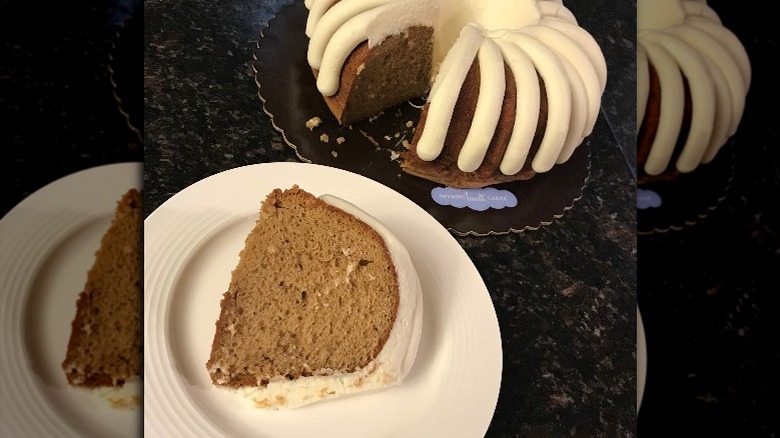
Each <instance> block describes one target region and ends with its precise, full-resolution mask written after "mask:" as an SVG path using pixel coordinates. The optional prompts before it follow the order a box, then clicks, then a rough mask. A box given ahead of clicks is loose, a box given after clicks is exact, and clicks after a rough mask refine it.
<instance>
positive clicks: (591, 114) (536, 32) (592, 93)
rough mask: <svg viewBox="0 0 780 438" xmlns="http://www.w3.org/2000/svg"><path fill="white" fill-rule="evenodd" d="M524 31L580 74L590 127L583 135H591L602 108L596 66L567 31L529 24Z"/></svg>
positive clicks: (587, 122) (586, 125)
mask: <svg viewBox="0 0 780 438" xmlns="http://www.w3.org/2000/svg"><path fill="white" fill-rule="evenodd" d="M522 32H523V33H525V34H528V35H531V36H533V37H534V38H536V39H537V40H539V41H541V42H543V43H544V44H545V45H547V46H548V47H549V48H551V49H553V50H554V51H555V52H556V53H557V54H558V56H560V57H561V58H562V59H566V60H568V61H569V63H570V65H571V66H572V67H573V70H572V73H574V74H576V75H579V77H580V79H581V80H582V82H583V86H584V87H585V93H586V95H587V120H586V121H585V127H586V128H588V129H587V130H586V131H585V132H583V134H582V136H583V137H586V136H588V135H590V133H591V131H592V129H593V126H594V125H595V124H596V119H597V118H598V116H599V108H601V84H600V82H599V75H598V73H597V72H596V67H595V66H594V65H593V64H592V63H591V62H590V61H589V60H588V55H587V53H586V52H585V51H584V50H583V49H582V48H581V47H580V46H578V45H577V43H576V42H575V41H573V40H572V39H571V38H570V37H568V36H567V35H566V34H565V33H563V32H561V31H560V30H557V29H555V28H552V27H549V26H528V27H526V28H524V29H523V30H522ZM574 66H576V67H574Z"/></svg>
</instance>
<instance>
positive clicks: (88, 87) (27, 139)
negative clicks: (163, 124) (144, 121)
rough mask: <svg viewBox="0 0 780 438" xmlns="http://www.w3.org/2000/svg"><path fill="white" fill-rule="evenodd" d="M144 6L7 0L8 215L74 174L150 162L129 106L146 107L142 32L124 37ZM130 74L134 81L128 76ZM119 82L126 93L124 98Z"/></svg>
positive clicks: (0, 59)
mask: <svg viewBox="0 0 780 438" xmlns="http://www.w3.org/2000/svg"><path fill="white" fill-rule="evenodd" d="M141 5H142V2H141V0H89V1H84V2H72V1H60V0H50V1H44V2H29V1H24V0H11V1H4V2H2V4H0V147H1V148H2V153H3V157H2V159H0V163H2V164H1V166H2V167H1V169H2V171H0V174H1V175H2V176H1V177H2V187H3V190H2V191H1V192H0V193H2V204H0V216H3V215H5V214H6V213H7V212H8V211H9V210H10V209H11V208H13V206H15V205H16V204H18V203H19V202H20V201H22V200H23V199H24V198H25V197H27V196H28V195H30V194H31V193H33V192H35V191H36V190H38V189H39V188H41V187H43V186H45V185H46V184H48V183H50V182H52V181H55V180H57V179H59V178H61V177H63V176H66V175H69V174H71V173H73V172H76V171H79V170H83V169H87V168H91V167H95V166H99V165H103V164H110V163H117V162H128V161H142V160H143V147H142V146H141V137H140V135H139V133H138V132H136V131H135V130H134V129H133V127H132V126H131V124H130V122H129V118H128V115H129V114H127V113H128V111H127V108H130V107H131V105H135V106H137V107H139V108H140V106H141V105H140V101H141V99H142V92H143V88H142V87H143V83H142V77H141V75H142V68H143V67H142V65H143V40H142V39H141V38H140V36H141V34H142V33H141V32H139V33H138V37H133V38H130V37H127V38H124V39H121V42H122V44H119V42H120V36H127V33H126V32H124V31H125V30H126V29H125V26H126V24H128V20H129V19H130V18H131V17H133V20H137V19H140V23H139V24H142V13H141V9H140V6H141ZM137 15H140V17H137ZM139 28H142V26H139ZM131 40H134V41H136V43H135V44H133V43H129V41H131ZM125 43H127V44H125ZM118 50H121V51H118ZM128 59H129V61H128ZM133 65H134V66H135V67H133ZM118 66H120V67H121V68H119V69H117V67H118ZM132 68H135V69H136V70H135V72H129V73H128V72H127V70H128V69H132ZM112 71H113V72H112ZM126 74H129V75H130V76H131V77H132V76H134V77H135V81H132V80H130V81H128V80H126V79H124V75H126ZM117 76H118V77H119V79H120V80H122V81H125V82H127V85H124V84H125V82H117V80H115V78H116V77H117ZM117 85H122V87H123V88H121V93H125V95H126V97H125V98H124V100H123V102H124V103H123V104H120V102H119V101H118V99H117V97H118V95H117V91H120V90H119V89H117ZM125 90H126V91H125ZM133 101H137V102H139V103H135V104H133V103H132V102H133ZM123 113H126V114H127V115H126V114H123ZM133 113H134V114H133V115H132V119H133V121H135V120H141V119H139V118H140V116H141V114H139V111H137V110H136V111H133ZM136 123H138V122H136Z"/></svg>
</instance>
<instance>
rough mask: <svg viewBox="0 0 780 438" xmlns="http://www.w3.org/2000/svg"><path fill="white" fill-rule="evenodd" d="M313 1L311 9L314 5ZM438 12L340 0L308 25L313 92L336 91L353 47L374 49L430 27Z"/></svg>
mask: <svg viewBox="0 0 780 438" xmlns="http://www.w3.org/2000/svg"><path fill="white" fill-rule="evenodd" d="M320 1H329V0H315V3H314V5H313V8H316V7H317V5H318V2H320ZM437 15H438V9H437V8H436V7H435V6H431V5H429V4H428V3H427V2H425V1H419V0H341V1H339V2H338V3H336V4H335V5H333V6H332V7H331V8H330V9H328V10H327V11H325V13H324V14H323V15H322V17H320V18H319V19H318V20H317V21H316V23H313V24H312V27H313V30H312V36H311V39H310V40H309V47H308V51H307V60H308V62H309V65H310V66H311V68H313V69H315V70H318V76H317V89H318V90H319V91H320V93H322V94H323V95H324V96H332V95H334V94H336V92H337V91H338V89H339V77H340V75H341V69H342V68H343V67H344V62H345V61H346V59H347V57H348V56H349V54H350V53H352V51H353V50H355V47H357V46H358V45H359V44H360V43H362V42H364V41H368V47H369V48H371V47H374V46H376V45H377V44H379V43H380V42H382V41H383V40H384V39H385V38H387V37H388V36H390V35H395V34H399V33H401V32H402V31H404V30H405V29H407V28H408V27H410V26H429V27H432V26H433V25H434V23H435V21H436V18H437Z"/></svg>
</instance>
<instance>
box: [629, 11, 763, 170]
mask: <svg viewBox="0 0 780 438" xmlns="http://www.w3.org/2000/svg"><path fill="white" fill-rule="evenodd" d="M637 11H638V21H637V24H638V26H639V32H638V37H639V38H638V39H639V43H640V44H639V45H640V47H641V48H643V49H644V50H645V52H646V54H647V62H645V61H644V60H643V59H638V62H637V68H638V69H639V70H638V71H637V79H638V82H637V115H638V116H639V115H640V114H641V115H642V116H644V114H645V108H646V105H647V95H648V94H649V84H648V80H646V79H645V75H646V74H647V70H648V69H649V66H648V65H647V64H648V63H649V64H651V65H652V66H653V67H654V68H655V70H656V71H657V72H658V77H659V82H660V88H661V110H660V116H659V122H658V131H657V133H656V137H655V139H654V140H653V143H652V145H651V150H650V153H649V155H648V158H647V161H646V163H645V167H644V170H645V172H647V173H648V174H650V175H657V174H659V173H661V172H663V171H664V170H666V168H667V166H668V165H669V160H670V157H671V155H672V153H673V149H674V147H675V144H676V142H677V137H678V136H679V131H680V126H679V124H680V121H681V120H682V112H683V105H684V99H683V98H682V97H681V96H678V95H675V93H680V92H681V86H682V85H681V82H682V79H681V78H680V73H679V71H682V74H683V75H684V76H685V77H686V79H687V82H688V85H689V89H690V92H691V102H692V109H691V126H690V130H689V132H688V136H687V138H686V139H685V145H684V146H683V149H682V151H681V153H680V156H679V158H678V159H677V161H676V163H674V165H675V167H676V168H677V170H679V171H680V172H690V171H692V170H693V169H695V168H696V167H698V166H699V164H701V163H706V162H708V161H710V160H712V159H713V158H714V157H715V155H716V154H717V152H718V150H719V149H720V147H722V145H723V144H725V142H726V141H727V140H728V138H729V136H731V135H733V134H734V133H735V132H736V130H737V127H738V126H739V122H740V120H741V118H742V113H743V111H744V107H745V94H746V93H747V90H748V87H749V86H750V74H751V71H750V62H749V60H748V57H747V53H746V52H745V49H744V47H743V46H742V44H741V43H740V42H739V40H738V39H737V38H736V36H734V34H733V33H731V32H730V31H729V30H728V29H726V28H724V27H723V26H722V25H721V22H720V18H719V17H718V16H717V14H716V13H715V12H714V11H713V10H712V9H711V8H710V7H709V6H708V5H707V4H706V2H696V1H690V0H689V1H682V0H662V1H661V2H659V0H654V1H650V0H639V3H638V4H637ZM639 54H640V55H641V50H640V52H639ZM672 70H675V71H676V73H675V72H673V71H672ZM662 73H663V74H662ZM640 123H641V121H640V120H638V121H637V125H638V126H639V124H640Z"/></svg>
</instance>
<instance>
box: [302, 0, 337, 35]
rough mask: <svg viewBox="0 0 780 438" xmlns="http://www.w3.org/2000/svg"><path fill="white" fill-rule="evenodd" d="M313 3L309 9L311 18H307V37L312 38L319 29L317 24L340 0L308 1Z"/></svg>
mask: <svg viewBox="0 0 780 438" xmlns="http://www.w3.org/2000/svg"><path fill="white" fill-rule="evenodd" d="M306 1H307V2H311V3H312V4H311V6H310V7H309V9H310V10H309V16H308V17H307V18H306V36H307V37H309V38H311V37H312V36H313V35H314V29H316V28H317V24H318V23H319V22H320V19H321V18H322V16H323V15H325V12H327V11H328V9H330V8H331V6H333V4H334V3H336V2H337V1H338V0H319V1H315V0H306Z"/></svg>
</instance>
